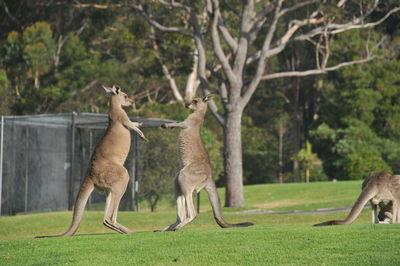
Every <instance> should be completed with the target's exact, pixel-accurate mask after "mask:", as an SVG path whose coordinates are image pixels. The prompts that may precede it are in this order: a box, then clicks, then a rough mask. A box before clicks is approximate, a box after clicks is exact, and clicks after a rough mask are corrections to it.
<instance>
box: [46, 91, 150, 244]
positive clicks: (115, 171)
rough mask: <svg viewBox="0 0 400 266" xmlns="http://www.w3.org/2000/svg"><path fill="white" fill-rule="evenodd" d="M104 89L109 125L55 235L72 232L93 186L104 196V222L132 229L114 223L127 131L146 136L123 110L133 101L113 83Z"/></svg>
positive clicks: (123, 181) (125, 175)
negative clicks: (67, 222)
mask: <svg viewBox="0 0 400 266" xmlns="http://www.w3.org/2000/svg"><path fill="white" fill-rule="evenodd" d="M103 88H104V90H105V91H106V92H107V93H108V94H110V95H111V96H110V109H109V111H108V127H107V130H106V133H105V135H104V137H103V138H102V139H101V140H100V142H99V144H98V145H97V146H96V148H95V150H94V153H93V155H92V158H91V161H90V163H89V167H88V170H87V173H86V177H85V179H84V181H83V184H82V186H81V189H80V191H79V193H78V196H77V198H76V201H75V206H74V212H73V219H72V224H71V226H70V228H69V229H68V230H67V231H66V232H65V233H64V234H61V235H55V236H72V235H74V234H75V232H76V231H77V230H78V226H79V223H80V222H81V219H82V216H83V211H84V210H85V205H86V202H87V200H88V198H89V196H90V194H91V193H92V191H93V189H95V188H96V189H97V190H99V191H100V192H103V193H105V194H106V195H107V199H106V207H105V213H104V220H103V224H104V225H105V226H107V227H109V228H110V229H112V230H115V231H117V232H119V233H122V234H128V233H132V231H131V230H129V229H128V228H126V227H124V226H123V225H121V224H119V223H118V222H117V212H118V206H119V202H120V200H121V198H122V196H123V195H124V193H125V190H126V187H127V185H128V182H129V175H128V171H127V170H126V168H125V167H124V162H125V160H126V157H127V156H128V153H129V149H130V146H131V134H130V132H129V130H130V129H133V130H134V131H136V132H137V133H138V134H139V135H140V136H141V137H142V138H143V139H145V140H146V138H145V137H144V135H143V133H142V131H140V129H139V127H140V126H141V123H137V122H132V121H130V120H129V117H128V115H127V114H126V112H125V111H124V110H123V109H122V107H123V106H130V105H132V103H133V102H132V100H131V99H129V98H128V96H127V95H126V94H125V93H123V92H122V91H121V89H120V88H119V87H116V86H115V85H114V86H113V87H112V88H108V87H105V86H103ZM40 237H50V236H40Z"/></svg>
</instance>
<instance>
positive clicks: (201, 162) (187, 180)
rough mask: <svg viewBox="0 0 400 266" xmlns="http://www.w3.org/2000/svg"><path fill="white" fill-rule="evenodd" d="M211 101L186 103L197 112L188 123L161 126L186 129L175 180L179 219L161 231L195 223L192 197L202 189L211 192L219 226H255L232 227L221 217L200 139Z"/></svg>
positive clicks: (205, 152)
mask: <svg viewBox="0 0 400 266" xmlns="http://www.w3.org/2000/svg"><path fill="white" fill-rule="evenodd" d="M210 99H211V95H207V96H205V97H204V98H203V99H201V98H195V99H193V100H192V101H191V102H190V103H188V104H186V108H189V109H191V110H194V112H193V113H192V114H190V115H189V116H188V117H187V118H186V119H185V121H183V122H180V123H168V124H164V125H162V127H163V128H174V127H180V128H182V129H183V130H181V132H180V134H179V154H180V168H181V170H180V171H179V172H178V173H177V174H176V177H175V191H176V197H177V198H176V203H177V213H178V214H177V220H176V222H175V223H174V224H171V225H170V226H168V227H166V228H165V229H163V230H162V231H175V230H179V229H180V228H182V227H183V226H185V225H186V224H188V223H190V222H191V221H193V219H194V218H195V217H196V211H195V208H194V205H193V198H192V194H193V192H194V191H196V192H199V191H200V190H201V189H203V188H205V189H206V191H207V193H208V197H209V199H210V203H211V207H212V209H213V212H214V218H215V220H216V222H217V223H218V225H219V226H221V227H239V226H250V225H253V224H252V223H240V224H229V223H227V222H225V221H224V219H223V217H222V212H221V203H220V200H219V196H218V193H217V189H216V186H215V183H214V180H213V179H212V171H211V163H210V159H209V157H208V153H207V150H206V149H205V147H204V145H203V143H202V141H201V136H200V129H201V127H202V125H203V122H204V116H205V114H206V112H207V102H208V101H209V100H210Z"/></svg>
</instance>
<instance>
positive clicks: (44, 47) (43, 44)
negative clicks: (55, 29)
mask: <svg viewBox="0 0 400 266" xmlns="http://www.w3.org/2000/svg"><path fill="white" fill-rule="evenodd" d="M22 39H23V42H24V48H23V58H24V59H25V62H26V64H27V66H28V68H29V72H30V75H31V77H33V78H37V76H39V75H43V74H46V73H47V72H48V71H50V70H51V67H52V63H53V55H54V49H55V43H54V40H53V37H52V31H51V28H50V25H49V24H48V23H46V22H37V23H35V24H33V25H32V26H29V27H27V28H26V29H25V30H24V32H23V34H22Z"/></svg>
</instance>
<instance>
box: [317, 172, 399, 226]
mask: <svg viewBox="0 0 400 266" xmlns="http://www.w3.org/2000/svg"><path fill="white" fill-rule="evenodd" d="M362 187H363V190H362V192H361V195H360V196H359V197H358V199H357V201H356V202H355V204H354V206H353V207H352V208H351V211H350V213H349V215H348V216H347V218H346V219H345V220H342V221H327V222H323V223H319V224H315V225H314V226H325V225H345V224H351V223H352V222H353V221H354V220H355V219H356V218H357V217H358V215H360V212H361V210H362V209H363V207H364V205H365V204H366V203H367V202H368V201H369V200H371V205H372V208H373V213H374V214H373V216H374V217H376V218H374V220H373V222H375V221H376V220H375V219H378V218H377V216H378V215H377V214H376V212H377V211H376V209H377V205H378V204H380V203H381V202H382V201H383V202H385V201H391V202H392V203H393V210H392V213H391V215H392V223H400V175H392V174H389V173H387V172H385V171H376V172H372V173H370V175H369V176H368V177H367V178H366V179H365V180H364V182H363V185H362Z"/></svg>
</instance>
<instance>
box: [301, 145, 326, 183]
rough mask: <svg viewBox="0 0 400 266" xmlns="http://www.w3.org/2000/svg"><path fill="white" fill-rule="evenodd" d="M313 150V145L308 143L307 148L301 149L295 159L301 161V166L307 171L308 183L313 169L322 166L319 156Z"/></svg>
mask: <svg viewBox="0 0 400 266" xmlns="http://www.w3.org/2000/svg"><path fill="white" fill-rule="evenodd" d="M311 148H312V146H311V143H310V142H309V141H307V142H306V146H305V147H304V148H303V149H301V150H300V151H299V152H298V153H297V154H296V155H295V158H294V159H296V160H298V161H300V163H301V165H302V166H303V167H304V169H305V182H306V183H309V182H310V174H311V168H312V167H313V166H319V165H321V161H320V160H319V159H318V156H317V154H316V153H313V152H312V149H311Z"/></svg>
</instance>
